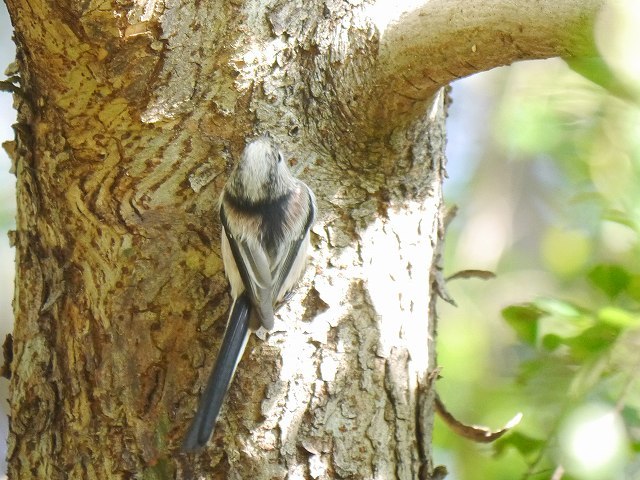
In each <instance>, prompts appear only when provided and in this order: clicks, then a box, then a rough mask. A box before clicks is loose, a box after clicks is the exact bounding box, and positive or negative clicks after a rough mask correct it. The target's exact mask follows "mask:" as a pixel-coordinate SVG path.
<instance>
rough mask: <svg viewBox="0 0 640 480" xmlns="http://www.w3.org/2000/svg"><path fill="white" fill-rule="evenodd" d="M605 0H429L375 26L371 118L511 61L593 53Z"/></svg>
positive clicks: (398, 116)
mask: <svg viewBox="0 0 640 480" xmlns="http://www.w3.org/2000/svg"><path fill="white" fill-rule="evenodd" d="M603 3H604V0H538V1H536V2H522V1H518V0H430V1H428V2H426V3H425V4H424V5H423V6H421V7H420V8H417V9H415V10H413V11H411V12H407V13H405V14H404V15H402V16H401V17H400V18H399V19H398V21H397V22H393V23H391V24H389V25H388V27H387V28H386V29H385V30H384V31H383V32H381V39H380V57H379V68H378V69H377V72H376V74H377V78H376V80H375V82H374V85H375V86H374V91H373V92H372V94H373V95H372V98H376V99H378V102H376V103H377V106H376V107H374V111H373V112H372V114H373V118H376V123H379V119H380V117H383V118H386V119H387V122H385V123H386V124H387V125H389V126H390V128H394V126H397V124H398V123H403V120H406V118H403V117H409V118H412V117H413V116H415V115H421V114H423V113H424V103H425V101H427V100H428V99H429V98H431V96H432V95H433V93H434V92H435V91H436V90H437V89H438V88H440V87H442V86H444V85H447V84H448V83H449V82H451V81H453V80H455V79H458V78H461V77H465V76H468V75H471V74H473V73H477V72H481V71H485V70H489V69H491V68H494V67H498V66H501V65H508V64H511V63H513V62H515V61H518V60H529V59H542V58H550V57H556V56H560V57H577V56H591V55H594V51H595V49H594V43H593V35H592V31H593V24H594V21H595V18H596V15H597V13H598V11H599V9H600V8H601V6H602V5H603Z"/></svg>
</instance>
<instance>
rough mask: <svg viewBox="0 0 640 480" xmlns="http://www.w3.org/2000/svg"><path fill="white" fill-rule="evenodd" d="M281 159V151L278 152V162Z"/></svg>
mask: <svg viewBox="0 0 640 480" xmlns="http://www.w3.org/2000/svg"><path fill="white" fill-rule="evenodd" d="M281 161H282V152H278V163H280V162H281Z"/></svg>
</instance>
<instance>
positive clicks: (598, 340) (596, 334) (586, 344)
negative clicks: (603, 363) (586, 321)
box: [563, 323, 620, 361]
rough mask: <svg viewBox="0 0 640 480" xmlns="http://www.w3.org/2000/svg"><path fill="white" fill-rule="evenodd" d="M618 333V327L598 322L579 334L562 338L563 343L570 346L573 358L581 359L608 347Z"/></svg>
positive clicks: (597, 353)
mask: <svg viewBox="0 0 640 480" xmlns="http://www.w3.org/2000/svg"><path fill="white" fill-rule="evenodd" d="M619 333H620V329H619V328H616V327H614V326H612V325H608V324H606V323H598V324H597V325H594V326H593V327H590V328H587V329H586V330H585V331H584V332H582V333H581V334H580V335H576V336H575V337H572V338H567V339H564V340H563V343H564V344H565V345H568V346H569V347H570V348H571V353H572V355H573V357H574V358H576V359H578V360H582V361H583V360H585V359H587V358H589V357H594V356H596V355H599V354H600V353H602V352H603V351H604V350H606V349H608V348H610V347H611V346H612V345H613V343H614V341H615V340H616V338H618V334H619Z"/></svg>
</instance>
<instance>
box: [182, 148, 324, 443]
mask: <svg viewBox="0 0 640 480" xmlns="http://www.w3.org/2000/svg"><path fill="white" fill-rule="evenodd" d="M315 212H316V205H315V197H314V195H313V192H312V191H311V189H310V188H309V187H308V186H307V185H306V184H304V183H303V182H302V181H300V180H298V179H297V178H295V177H294V176H293V175H292V174H291V172H290V171H289V168H288V166H287V164H286V162H285V161H284V159H283V158H282V154H281V153H280V151H279V150H278V147H277V145H276V144H275V142H274V141H273V140H272V139H271V138H270V137H260V138H258V139H256V140H253V141H252V142H251V143H249V144H248V145H247V146H246V147H245V149H244V152H243V153H242V157H241V158H240V162H238V164H237V165H236V167H235V169H234V171H233V173H232V174H231V177H230V178H229V180H228V181H227V184H226V186H225V188H224V191H223V192H222V195H221V197H220V219H221V221H222V227H223V229H222V259H223V262H224V268H225V272H226V274H227V277H228V278H229V283H230V284H231V296H232V297H233V299H234V300H233V305H232V307H231V313H230V314H229V320H228V323H227V328H226V330H225V333H224V338H223V340H222V346H221V347H220V352H219V353H218V358H217V359H216V364H215V366H214V368H213V372H212V373H211V376H210V377H209V381H208V382H207V387H206V389H205V391H204V393H203V394H202V397H201V399H200V404H199V406H198V411H197V413H196V416H195V417H194V419H193V421H192V423H191V426H190V427H189V431H188V432H187V435H186V437H185V439H184V441H183V444H182V450H183V451H186V452H188V451H194V450H198V449H200V448H202V447H204V446H205V445H206V443H207V442H208V441H209V438H210V437H211V434H212V432H213V428H214V426H215V423H216V420H217V418H218V414H219V412H220V408H221V407H222V403H223V400H224V397H225V395H226V392H227V389H228V388H229V384H230V383H231V380H232V379H233V374H234V372H235V369H236V366H237V364H238V362H239V361H240V358H241V357H242V353H243V351H244V347H245V345H246V343H247V339H248V338H249V333H250V331H251V329H257V328H258V327H259V326H260V325H261V326H263V327H264V328H266V329H267V330H269V329H271V328H272V327H273V315H274V308H275V307H276V306H277V305H278V303H279V302H281V301H282V300H284V298H285V296H286V294H287V293H288V292H289V291H290V290H291V289H292V288H293V286H294V285H295V284H296V283H297V282H298V280H299V279H300V277H301V276H302V273H303V271H304V267H305V263H306V257H307V250H308V248H309V230H310V228H311V225H312V224H313V221H314V218H315Z"/></svg>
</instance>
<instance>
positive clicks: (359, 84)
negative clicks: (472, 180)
mask: <svg viewBox="0 0 640 480" xmlns="http://www.w3.org/2000/svg"><path fill="white" fill-rule="evenodd" d="M451 3H452V4H458V8H459V2H451ZM469 3H474V4H475V5H476V6H477V8H481V7H482V2H469ZM487 3H490V4H491V5H490V6H491V8H498V7H499V6H500V4H501V3H505V4H510V3H511V2H498V1H493V2H487ZM538 3H546V2H538ZM7 4H8V7H9V11H10V14H11V18H12V21H13V24H14V26H15V28H16V34H15V39H16V43H17V46H18V67H19V71H20V77H21V91H20V93H19V95H16V103H17V105H18V110H19V124H18V125H17V127H16V141H15V144H14V145H13V146H11V148H9V150H11V151H12V152H13V158H14V161H15V171H16V174H17V179H18V182H17V188H18V215H17V231H16V232H15V235H14V242H15V246H16V257H17V260H16V261H17V280H16V296H15V302H14V308H15V315H16V325H15V331H14V344H13V363H12V365H11V373H12V379H11V389H10V404H11V410H12V413H11V425H10V438H9V455H8V460H9V476H10V478H12V479H23V478H24V479H26V478H46V479H52V480H55V479H66V478H82V479H119V478H122V479H126V478H149V479H161V478H162V479H165V478H180V479H190V478H221V479H226V478H228V479H246V478H257V479H273V478H283V479H284V478H314V479H315V478H320V479H324V478H327V479H328V478H385V479H390V478H398V479H413V478H428V475H429V471H430V470H431V465H430V449H431V447H430V444H431V425H432V420H433V408H432V400H433V388H432V387H433V385H432V381H431V378H432V375H430V373H432V372H433V371H434V368H435V350H434V345H433V341H434V339H435V301H436V298H437V295H438V293H440V292H439V290H440V281H439V275H438V273H439V270H438V255H439V254H438V252H439V249H440V247H441V242H442V234H443V225H442V223H443V222H442V217H443V208H442V196H441V185H442V180H443V176H444V146H445V135H444V118H445V110H446V108H445V103H446V102H445V94H444V93H443V90H439V91H438V88H440V87H442V86H443V85H446V83H447V82H449V81H450V80H452V79H453V78H454V77H455V76H457V75H458V74H457V73H456V70H455V68H453V67H452V68H449V67H448V66H447V65H444V64H443V62H444V63H446V62H451V64H452V65H453V64H456V62H459V61H460V57H459V55H464V54H462V53H459V52H461V51H462V50H460V49H459V47H460V45H461V44H463V40H464V41H465V42H466V39H460V38H459V35H455V34H454V33H452V34H451V35H452V36H451V38H450V44H449V45H450V47H448V48H451V51H450V52H451V54H450V55H448V56H447V55H446V51H443V50H442V49H441V50H439V52H438V53H439V54H440V56H439V57H438V59H439V60H437V61H438V62H440V63H439V64H436V63H430V60H429V58H430V57H429V56H428V53H429V50H428V48H427V49H426V50H424V51H422V50H421V51H420V52H419V53H420V55H422V54H423V53H425V52H426V54H427V57H424V61H423V60H421V59H420V58H418V59H417V60H416V57H414V59H413V62H414V66H415V62H416V61H423V63H424V65H423V67H422V69H423V70H424V72H423V74H420V72H417V70H416V69H415V68H414V69H413V70H411V69H409V68H408V67H407V66H406V61H407V58H409V57H408V56H407V55H408V53H407V51H408V50H406V49H413V48H416V46H417V45H416V44H415V42H414V40H415V38H414V37H411V38H406V39H404V40H401V39H399V37H398V35H397V32H399V31H401V30H400V29H401V27H402V22H403V19H404V20H407V21H409V20H411V22H414V23H411V25H413V27H412V28H416V29H418V30H419V29H420V26H419V25H418V26H416V24H415V22H416V21H419V20H420V18H422V17H414V16H411V14H406V15H405V16H404V17H399V18H400V20H399V21H398V22H397V23H394V24H392V25H391V26H390V27H388V29H387V30H386V32H387V37H386V38H385V32H384V31H383V30H382V27H381V26H380V25H376V24H375V23H374V20H375V18H376V12H377V11H376V10H375V8H377V5H374V6H372V5H369V4H364V3H360V2H357V1H355V2H341V1H337V0H331V1H320V0H314V1H306V2H301V1H290V2H287V1H276V2H264V1H258V0H246V1H243V0H235V1H232V2H225V1H210V2H205V3H202V2H195V3H190V2H160V3H158V2H148V3H147V2H135V3H126V4H125V3H117V4H113V5H112V4H100V3H95V2H89V3H82V4H81V3H67V2H64V1H63V2H52V1H49V0H36V1H35V2H26V1H24V0H7ZM430 4H433V5H434V6H435V7H437V8H439V10H438V12H440V13H443V12H445V10H446V9H447V8H449V7H450V6H449V5H444V4H443V2H429V3H428V4H426V5H427V7H428V5H430ZM555 4H558V5H565V6H567V5H568V6H571V7H572V8H566V9H564V10H562V11H563V12H564V15H565V16H566V18H565V20H567V21H569V22H571V21H573V22H574V23H575V24H576V25H578V24H580V25H583V24H588V23H589V22H590V21H591V20H592V19H593V15H594V12H595V11H596V7H597V5H598V4H599V2H595V1H585V2H581V3H580V2H576V1H572V0H565V1H564V2H550V3H549V5H555ZM496 5H497V6H498V7H496ZM454 6H455V5H454ZM427 7H424V8H427ZM550 8H551V7H550ZM565 10H566V12H565ZM526 11H527V9H526V8H524V9H523V12H524V13H522V12H521V13H518V11H516V12H515V13H514V12H513V11H511V10H509V11H508V13H509V15H514V16H516V17H517V15H521V16H524V15H526ZM423 13H424V12H423ZM547 17H549V16H547ZM551 17H552V18H554V22H555V21H556V18H557V16H551ZM578 17H579V18H578ZM434 18H436V17H434ZM437 18H440V17H437ZM492 18H493V17H492ZM416 19H417V20H416ZM439 21H441V22H443V23H442V24H441V25H446V24H449V23H450V22H448V20H447V18H446V16H445V17H443V18H440V20H439ZM493 21H495V18H493ZM418 23H419V22H418ZM554 25H555V23H553V24H551V22H550V26H549V29H548V31H541V32H538V34H539V35H541V36H544V38H547V37H551V38H552V40H553V38H554V37H553V35H556V36H557V38H558V40H557V41H556V42H555V43H554V42H553V41H552V40H550V41H549V42H548V43H549V45H550V46H549V47H548V48H546V47H545V48H546V49H545V50H544V52H542V51H540V52H537V51H531V50H527V48H526V46H527V45H528V44H529V43H527V42H530V44H531V45H536V46H539V45H540V42H538V41H537V39H536V38H529V37H526V38H525V37H523V38H522V39H520V40H518V39H519V37H518V31H520V33H522V29H518V28H516V27H514V31H513V32H510V33H511V34H512V36H511V37H510V38H511V40H510V41H512V42H513V41H514V39H515V41H516V42H518V41H519V42H520V44H519V45H518V48H514V49H512V50H509V52H512V55H511V56H507V55H506V54H505V55H503V56H501V55H499V54H498V53H497V52H499V51H502V50H501V48H502V47H501V46H500V45H495V46H492V45H491V40H490V38H491V36H490V35H488V36H487V37H486V39H485V41H486V42H487V45H484V44H480V43H479V44H478V45H479V46H480V47H482V46H485V47H486V50H485V53H483V54H482V55H483V57H482V58H486V59H488V60H487V61H486V62H478V65H481V67H478V68H477V70H480V69H484V68H489V67H490V66H494V65H498V64H502V63H509V62H510V61H514V60H516V59H518V58H527V57H531V58H535V57H542V56H551V55H556V54H559V53H562V54H571V53H584V52H587V51H589V47H590V44H589V42H588V37H589V35H587V34H583V33H580V32H581V31H580V32H578V33H574V34H572V35H573V36H574V37H575V38H574V40H575V41H574V42H572V43H571V42H568V41H567V42H564V43H563V41H561V40H562V39H565V40H566V36H567V34H565V33H564V30H565V28H566V22H565V23H564V24H563V27H562V28H557V29H554V28H553V27H554ZM431 27H432V26H429V25H427V26H425V27H424V28H426V29H427V30H424V32H423V34H424V35H423V36H425V35H426V37H427V38H431V39H433V38H434V37H430V36H429V33H428V32H429V30H428V29H429V28H431ZM505 28H506V27H505ZM433 31H434V32H436V31H437V32H438V34H439V35H441V34H442V30H438V29H434V30H433ZM499 33H500V35H504V32H499ZM525 33H526V34H528V33H529V32H528V31H527V29H525ZM563 35H564V36H563ZM478 38H481V37H480V36H479V37H478ZM482 38H485V37H482ZM572 38H573V37H572ZM411 42H414V44H412V43H411ZM567 43H569V46H567ZM554 45H555V48H554ZM403 49H405V50H403ZM416 51H417V50H416ZM471 51H472V50H471V47H470V46H469V49H468V52H467V54H470V53H469V52H471ZM443 52H444V53H443ZM473 52H476V50H473ZM492 52H493V53H492ZM401 54H402V55H401ZM518 55H521V56H518ZM442 58H444V59H446V62H445V60H441V59H442ZM403 62H404V63H403ZM436 66H437V67H438V68H441V69H442V71H447V72H449V73H448V74H443V75H439V76H438V78H436V79H434V78H431V80H433V81H431V80H429V81H427V82H425V83H422V84H419V81H420V79H423V78H424V77H425V76H429V74H428V72H429V71H430V70H429V69H430V68H435V67H436ZM402 69H405V71H406V73H407V75H408V76H407V75H404V73H403V71H402ZM463 70H464V74H468V73H472V72H473V71H475V70H474V68H471V67H467V68H466V69H463ZM439 71H440V70H439ZM425 72H426V73H425ZM409 74H410V75H409ZM414 77H415V78H414ZM417 91H419V94H418V93H416V92H417ZM436 92H439V93H436ZM434 94H435V95H434ZM264 132H270V133H271V134H272V136H273V137H274V138H276V139H277V140H278V141H279V143H280V144H281V146H282V148H283V150H284V152H285V156H286V157H288V158H289V159H290V161H291V163H292V164H293V165H294V170H297V171H298V172H299V173H298V176H300V178H302V179H303V180H304V181H305V182H306V183H307V184H308V185H310V186H311V188H312V189H313V190H314V191H315V193H316V197H317V199H318V207H319V216H318V221H317V223H316V225H315V226H314V228H313V236H312V242H313V246H314V252H313V253H312V256H313V258H312V260H311V262H310V266H309V268H308V269H307V272H306V275H305V277H304V279H303V282H302V283H301V286H300V287H299V289H298V291H297V293H296V295H295V296H294V297H293V298H292V299H291V301H290V302H289V303H288V305H287V306H286V307H285V308H283V309H281V310H280V311H279V314H278V316H277V317H278V318H277V319H276V327H275V328H274V330H273V331H271V332H269V333H268V334H266V335H262V338H257V337H256V336H252V338H251V340H250V342H249V345H248V347H247V350H246V352H245V355H244V358H243V360H242V362H241V363H240V366H239V368H238V372H237V374H236V379H235V381H234V383H233V385H232V387H231V389H230V391H229V394H228V397H227V401H226V406H225V408H224V409H223V414H222V416H221V419H220V420H219V422H218V427H217V429H216V433H215V434H214V437H213V438H212V440H211V442H210V444H209V446H208V448H207V449H205V450H204V451H202V452H200V453H198V454H192V455H184V454H180V453H179V452H178V449H179V446H180V441H181V438H182V435H183V434H184V433H185V430H186V428H187V426H188V423H189V421H190V420H191V418H192V416H193V414H194V411H195V407H196V404H197V400H198V396H199V393H200V391H201V389H202V387H203V385H204V383H205V382H206V378H207V376H208V374H209V372H210V369H211V366H212V364H213V361H214V359H215V357H216V354H217V348H218V346H219V342H220V340H221V337H222V332H223V329H224V324H225V322H226V319H227V309H228V307H229V303H230V302H229V300H230V298H229V295H228V286H227V282H226V280H225V278H224V273H223V269H222V261H221V258H220V249H219V240H220V224H219V220H218V216H217V209H216V204H217V198H218V196H219V193H220V191H221V189H222V186H223V185H224V182H225V179H226V177H227V174H228V173H229V169H230V167H231V166H232V164H233V162H234V161H235V159H237V158H238V155H239V153H240V151H241V150H242V148H243V146H244V142H245V139H246V138H248V137H251V136H252V135H254V134H257V133H264Z"/></svg>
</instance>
